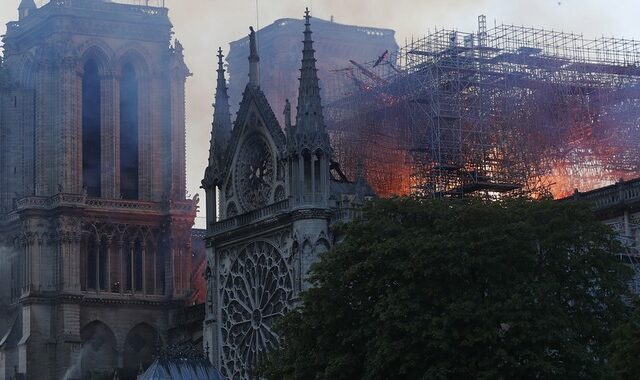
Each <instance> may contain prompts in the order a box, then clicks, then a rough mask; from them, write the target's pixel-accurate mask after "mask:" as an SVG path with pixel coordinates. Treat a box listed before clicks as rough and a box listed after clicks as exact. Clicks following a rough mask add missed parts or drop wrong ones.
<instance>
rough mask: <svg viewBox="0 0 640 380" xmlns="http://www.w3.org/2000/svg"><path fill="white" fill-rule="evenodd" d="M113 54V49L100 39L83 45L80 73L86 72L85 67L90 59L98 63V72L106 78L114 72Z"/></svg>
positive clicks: (79, 63) (79, 64) (80, 50)
mask: <svg viewBox="0 0 640 380" xmlns="http://www.w3.org/2000/svg"><path fill="white" fill-rule="evenodd" d="M111 54H112V53H111V49H109V47H108V46H107V45H106V44H105V43H104V42H101V41H98V40H93V41H90V43H88V44H87V45H83V46H82V47H81V49H79V54H78V55H79V56H80V57H81V58H80V60H79V61H78V73H79V75H80V76H82V75H83V74H84V67H85V65H86V63H87V62H88V61H90V60H93V61H94V62H95V63H96V64H97V66H98V73H99V74H100V76H101V77H103V78H104V77H106V76H109V75H111V74H113V71H112V59H111V58H110V56H111Z"/></svg>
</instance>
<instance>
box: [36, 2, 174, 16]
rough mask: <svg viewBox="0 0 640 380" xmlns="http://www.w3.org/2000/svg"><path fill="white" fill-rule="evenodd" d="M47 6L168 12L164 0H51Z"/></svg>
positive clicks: (155, 13) (147, 12)
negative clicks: (117, 7)
mask: <svg viewBox="0 0 640 380" xmlns="http://www.w3.org/2000/svg"><path fill="white" fill-rule="evenodd" d="M45 6H54V7H74V8H85V9H97V10H110V9H113V7H114V6H126V7H128V9H131V10H134V11H138V12H140V13H144V14H150V15H159V14H167V12H166V9H165V1H164V0H113V1H102V0H51V1H49V2H48V3H47V4H45Z"/></svg>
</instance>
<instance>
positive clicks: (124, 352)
mask: <svg viewBox="0 0 640 380" xmlns="http://www.w3.org/2000/svg"><path fill="white" fill-rule="evenodd" d="M171 35H172V25H171V23H170V21H169V18H168V13H167V9H166V8H164V7H162V6H158V7H154V6H149V5H148V2H147V5H146V6H138V5H130V4H119V3H116V2H112V1H107V0H83V1H73V0H56V1H50V2H49V3H47V4H46V5H44V6H42V7H40V8H37V7H36V4H35V3H34V1H33V0H23V1H22V2H21V4H20V9H19V20H18V21H16V22H12V23H9V24H8V29H7V32H6V34H5V35H4V37H3V42H4V59H3V61H2V65H1V66H0V135H1V136H0V137H1V138H0V379H19V378H28V379H43V380H45V379H62V378H64V379H84V378H92V379H100V378H112V377H113V374H114V373H115V372H118V373H119V376H120V378H121V379H130V378H135V375H136V374H137V372H138V371H139V368H141V367H145V366H146V365H148V364H149V363H150V362H151V361H152V359H153V355H154V353H155V350H156V348H157V347H158V346H161V345H164V344H166V343H167V342H168V341H170V340H171V339H172V337H171V336H170V334H169V333H168V331H172V328H173V324H174V314H175V313H176V312H179V311H180V310H182V309H183V307H184V305H185V303H186V302H187V300H188V298H189V296H190V294H191V292H192V289H191V288H192V285H191V281H192V280H191V268H190V266H191V251H190V244H191V234H190V230H191V227H192V225H193V220H194V217H195V213H196V207H197V206H196V203H197V200H196V199H194V200H189V199H186V196H185V193H186V191H185V109H184V105H185V92H184V90H185V81H186V78H187V77H188V76H189V75H190V73H189V70H188V69H187V67H186V65H185V63H184V60H183V54H182V46H181V45H180V43H179V42H178V41H177V40H176V41H175V42H173V43H172V42H171Z"/></svg>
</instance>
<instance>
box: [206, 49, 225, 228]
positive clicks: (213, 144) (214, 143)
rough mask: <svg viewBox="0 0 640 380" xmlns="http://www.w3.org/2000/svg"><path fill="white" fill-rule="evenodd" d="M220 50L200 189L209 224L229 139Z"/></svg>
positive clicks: (212, 220) (213, 215)
mask: <svg viewBox="0 0 640 380" xmlns="http://www.w3.org/2000/svg"><path fill="white" fill-rule="evenodd" d="M222 58H224V55H223V54H222V48H218V70H217V72H218V80H217V84H216V96H215V102H214V103H213V108H214V114H213V123H211V141H210V142H209V165H208V166H207V169H206V171H205V175H204V179H203V180H202V188H204V189H205V193H206V197H207V217H209V216H211V220H210V221H209V222H210V223H207V225H209V226H210V225H211V223H215V221H216V215H217V212H216V211H217V210H216V198H217V197H216V190H217V187H218V186H220V184H221V181H222V178H221V172H222V167H223V166H224V162H223V160H224V154H225V152H226V151H227V145H228V144H229V140H230V137H231V114H230V112H229V95H228V94H227V81H226V79H225V76H224V74H225V70H224V62H223V60H222Z"/></svg>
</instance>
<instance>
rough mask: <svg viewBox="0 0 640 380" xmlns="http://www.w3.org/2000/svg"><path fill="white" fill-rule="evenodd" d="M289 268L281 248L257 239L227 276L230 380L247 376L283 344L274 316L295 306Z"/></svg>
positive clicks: (226, 367) (226, 368) (225, 332)
mask: <svg viewBox="0 0 640 380" xmlns="http://www.w3.org/2000/svg"><path fill="white" fill-rule="evenodd" d="M292 292H293V283H292V280H291V274H290V272H289V267H288V265H287V263H286V262H285V259H284V258H283V257H282V255H281V254H280V252H279V251H278V249H277V248H276V247H274V246H273V245H271V244H270V243H267V242H264V241H258V242H253V243H250V244H249V245H247V246H246V247H245V248H244V249H242V250H241V251H240V252H239V253H238V257H237V258H236V260H235V261H234V262H233V264H232V265H231V267H230V268H229V273H228V274H227V275H226V277H224V278H223V279H222V290H221V301H222V302H221V303H222V305H221V306H222V316H221V317H222V318H221V329H222V331H221V332H222V339H223V349H222V357H223V363H222V370H223V374H224V375H225V377H226V378H228V379H236V378H241V379H246V378H248V376H249V369H250V368H251V366H252V365H253V364H254V363H255V360H256V358H257V357H258V356H260V354H262V353H264V352H266V351H269V350H271V349H272V348H274V347H277V345H278V336H277V335H276V334H275V333H274V332H273V330H272V329H271V326H272V323H273V320H274V319H275V318H276V317H278V316H281V315H283V314H284V313H285V312H286V311H287V310H288V309H289V308H290V307H291V305H292V296H293V293H292Z"/></svg>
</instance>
